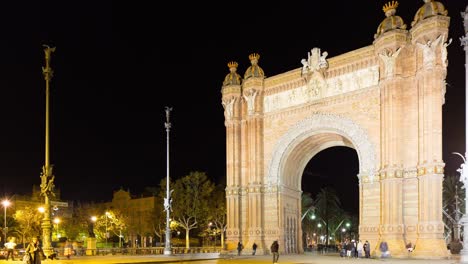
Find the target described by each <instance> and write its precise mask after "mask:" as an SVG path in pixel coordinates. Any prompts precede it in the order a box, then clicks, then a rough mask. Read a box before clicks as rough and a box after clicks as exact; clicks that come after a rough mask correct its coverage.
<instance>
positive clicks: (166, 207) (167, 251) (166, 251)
mask: <svg viewBox="0 0 468 264" xmlns="http://www.w3.org/2000/svg"><path fill="white" fill-rule="evenodd" d="M171 111H172V107H167V106H166V122H165V123H164V127H165V128H166V144H167V147H166V171H167V173H166V198H164V210H165V211H166V243H165V245H164V255H172V249H171V203H172V199H171V191H170V190H169V131H170V130H171V122H170V121H169V116H170V114H171Z"/></svg>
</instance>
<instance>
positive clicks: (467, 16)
mask: <svg viewBox="0 0 468 264" xmlns="http://www.w3.org/2000/svg"><path fill="white" fill-rule="evenodd" d="M461 16H462V18H463V21H464V27H465V36H463V37H461V38H460V41H461V45H462V46H464V50H465V157H466V158H468V66H467V65H468V5H467V6H466V9H465V12H461ZM455 154H458V155H460V156H461V157H462V159H463V163H462V164H461V165H460V168H459V169H458V170H457V171H458V172H460V181H461V182H463V185H464V186H465V191H466V193H467V194H468V191H467V186H468V171H467V170H468V167H467V164H468V161H467V159H466V158H465V157H464V156H463V155H461V154H460V153H456V152H455ZM467 197H468V195H465V215H464V216H463V217H462V219H461V222H462V223H463V229H464V230H468V215H467V214H468V202H467V199H468V198H467ZM460 255H461V258H460V263H468V239H463V249H462V250H461V251H460Z"/></svg>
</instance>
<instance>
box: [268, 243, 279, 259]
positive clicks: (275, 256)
mask: <svg viewBox="0 0 468 264" xmlns="http://www.w3.org/2000/svg"><path fill="white" fill-rule="evenodd" d="M270 250H271V254H273V264H276V263H278V259H279V252H278V251H279V244H278V240H275V241H273V244H271V247H270Z"/></svg>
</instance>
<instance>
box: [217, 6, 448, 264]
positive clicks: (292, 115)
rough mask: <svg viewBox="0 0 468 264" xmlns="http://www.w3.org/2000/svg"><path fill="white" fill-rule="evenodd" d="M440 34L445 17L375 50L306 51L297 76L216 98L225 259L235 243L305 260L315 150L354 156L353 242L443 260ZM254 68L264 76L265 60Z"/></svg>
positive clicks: (226, 89) (384, 40)
mask: <svg viewBox="0 0 468 264" xmlns="http://www.w3.org/2000/svg"><path fill="white" fill-rule="evenodd" d="M394 8H396V6H394ZM392 10H393V9H392ZM392 12H393V11H392ZM448 25H449V17H447V16H444V15H436V16H431V17H427V18H424V19H421V20H419V21H418V22H417V23H416V24H415V25H414V26H413V27H412V28H411V29H409V30H406V29H404V28H403V27H398V26H396V27H395V28H387V29H386V30H382V31H381V32H380V33H379V34H378V36H376V39H375V40H374V42H373V43H372V45H370V46H367V47H363V48H360V49H357V50H354V51H350V52H348V53H345V54H341V55H338V56H335V57H333V56H331V57H330V56H328V53H325V52H322V53H321V52H320V49H319V48H312V49H311V52H308V53H306V54H308V55H309V56H308V58H307V59H302V61H301V58H298V64H299V65H300V62H302V64H303V66H302V67H301V68H297V69H293V70H291V71H288V72H285V73H282V74H278V75H276V76H271V77H268V78H265V77H264V75H263V74H259V75H251V74H250V75H244V76H248V79H244V80H242V83H241V84H237V83H234V84H228V85H224V86H223V87H222V104H223V106H224V109H225V118H226V119H225V125H226V157H227V160H226V173H227V181H226V182H227V186H226V198H227V230H226V235H227V247H228V249H229V250H233V249H235V247H236V245H237V242H238V241H242V242H243V243H244V245H245V248H246V249H249V248H251V245H252V244H253V242H255V243H256V244H257V245H258V246H259V247H258V249H257V253H260V254H261V253H266V252H268V249H269V246H270V245H271V243H272V242H273V241H274V240H279V242H280V251H281V252H282V253H283V254H285V253H286V254H287V253H302V252H303V248H302V230H301V193H302V186H301V178H302V174H303V171H304V168H305V166H306V165H307V163H308V162H309V161H310V159H311V158H313V157H314V156H315V155H316V154H317V153H319V152H320V151H322V150H324V149H327V148H330V147H333V146H347V147H351V148H354V149H355V150H356V152H357V154H358V159H359V173H358V175H356V177H358V179H359V192H360V193H359V197H360V199H361V201H360V209H359V222H360V223H359V236H360V238H361V239H364V240H369V242H370V244H371V246H372V253H373V254H375V253H378V251H376V249H377V247H378V245H379V242H380V241H381V240H386V241H387V242H388V244H389V246H390V248H391V251H392V255H393V256H394V257H406V256H407V252H406V249H405V242H406V241H412V242H413V243H415V244H416V249H415V251H414V252H413V253H412V256H413V257H421V258H444V257H447V250H446V248H445V242H444V239H443V231H444V229H443V222H442V180H443V170H444V166H445V164H444V162H443V160H442V105H443V103H444V96H445V77H446V73H447V72H446V66H447V62H446V52H447V50H446V46H447V43H448V40H447V35H448ZM446 41H447V42H446ZM306 52H307V51H306ZM327 56H328V57H327ZM258 58H260V57H258ZM253 65H254V66H255V67H256V69H257V71H258V72H259V73H263V70H262V69H261V68H260V65H261V61H259V60H258V59H257V60H256V61H255V64H253ZM428 197H431V199H428ZM244 251H245V252H247V251H248V250H244Z"/></svg>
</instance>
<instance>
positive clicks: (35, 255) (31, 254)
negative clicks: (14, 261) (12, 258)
mask: <svg viewBox="0 0 468 264" xmlns="http://www.w3.org/2000/svg"><path fill="white" fill-rule="evenodd" d="M24 254H25V255H26V256H27V257H28V259H29V261H28V264H41V261H42V257H43V254H44V252H43V251H42V248H41V246H40V245H39V239H37V237H33V238H32V239H31V242H29V244H28V246H27V247H26V249H25V251H24Z"/></svg>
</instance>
